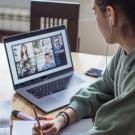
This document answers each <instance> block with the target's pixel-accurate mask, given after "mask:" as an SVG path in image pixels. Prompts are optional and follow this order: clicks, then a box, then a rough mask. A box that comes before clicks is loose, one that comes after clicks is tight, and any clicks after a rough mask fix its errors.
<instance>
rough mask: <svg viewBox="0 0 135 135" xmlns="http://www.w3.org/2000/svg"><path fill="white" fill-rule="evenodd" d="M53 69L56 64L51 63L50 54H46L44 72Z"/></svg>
mask: <svg viewBox="0 0 135 135" xmlns="http://www.w3.org/2000/svg"><path fill="white" fill-rule="evenodd" d="M52 67H55V64H54V63H53V62H51V57H50V53H45V64H44V66H43V67H42V70H46V69H49V68H52Z"/></svg>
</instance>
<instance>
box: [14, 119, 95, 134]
mask: <svg viewBox="0 0 135 135" xmlns="http://www.w3.org/2000/svg"><path fill="white" fill-rule="evenodd" d="M34 124H35V121H13V132H12V135H32V134H35V133H33V131H32V128H33V127H34ZM92 127H93V123H92V120H91V119H83V120H80V121H78V122H76V123H74V124H72V125H70V126H68V127H67V128H65V129H63V130H61V132H60V133H59V135H80V134H81V133H84V132H87V131H88V130H89V129H90V128H92Z"/></svg>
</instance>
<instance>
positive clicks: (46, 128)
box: [35, 118, 64, 135]
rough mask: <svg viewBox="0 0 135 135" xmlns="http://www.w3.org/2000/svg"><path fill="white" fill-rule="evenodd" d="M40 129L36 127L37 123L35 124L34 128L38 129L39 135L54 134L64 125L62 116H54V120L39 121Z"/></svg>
mask: <svg viewBox="0 0 135 135" xmlns="http://www.w3.org/2000/svg"><path fill="white" fill-rule="evenodd" d="M40 125H41V129H42V131H41V130H40V129H39V128H38V124H36V125H35V128H36V130H38V132H39V134H40V135H56V134H58V132H59V131H60V129H61V128H62V127H63V126H64V120H63V118H56V119H54V120H50V121H45V120H42V121H40Z"/></svg>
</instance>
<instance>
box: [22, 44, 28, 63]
mask: <svg viewBox="0 0 135 135" xmlns="http://www.w3.org/2000/svg"><path fill="white" fill-rule="evenodd" d="M21 59H23V60H24V59H28V51H27V46H26V45H25V44H22V46H21Z"/></svg>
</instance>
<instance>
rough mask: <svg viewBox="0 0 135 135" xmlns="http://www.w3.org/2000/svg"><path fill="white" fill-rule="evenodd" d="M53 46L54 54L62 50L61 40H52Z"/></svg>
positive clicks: (57, 38) (56, 38)
mask: <svg viewBox="0 0 135 135" xmlns="http://www.w3.org/2000/svg"><path fill="white" fill-rule="evenodd" d="M53 45H54V50H55V52H59V51H60V50H61V49H63V48H64V47H63V44H62V40H61V38H60V37H59V36H56V37H55V38H53Z"/></svg>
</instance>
